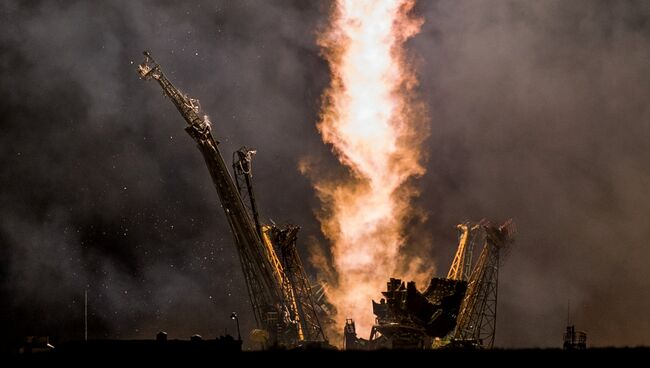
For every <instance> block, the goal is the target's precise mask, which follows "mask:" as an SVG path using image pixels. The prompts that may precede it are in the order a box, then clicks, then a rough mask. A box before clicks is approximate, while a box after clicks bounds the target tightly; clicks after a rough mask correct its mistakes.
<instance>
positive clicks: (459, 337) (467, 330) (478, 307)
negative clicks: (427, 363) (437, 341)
mask: <svg viewBox="0 0 650 368" xmlns="http://www.w3.org/2000/svg"><path fill="white" fill-rule="evenodd" d="M479 225H480V227H481V229H482V232H481V233H482V235H481V236H482V237H484V240H485V243H484V245H483V250H482V251H481V255H480V256H479V259H478V261H477V262H476V266H475V267H474V270H473V271H472V274H471V276H470V278H469V283H468V285H467V292H466V294H465V298H464V299H463V302H462V304H461V307H460V313H459V315H458V319H457V321H456V330H455V332H454V336H453V339H454V340H455V341H458V342H471V343H472V344H475V345H477V346H481V347H486V348H491V347H493V346H494V337H495V334H496V318H497V291H498V276H499V254H500V252H502V251H503V250H505V248H506V247H507V246H508V245H509V244H510V243H511V242H512V239H513V236H514V234H515V232H516V229H515V227H514V223H513V222H512V220H508V221H507V222H505V223H504V224H503V225H501V226H499V227H496V226H493V225H491V224H489V223H488V222H486V221H482V222H481V223H480V224H479ZM459 248H460V247H459Z"/></svg>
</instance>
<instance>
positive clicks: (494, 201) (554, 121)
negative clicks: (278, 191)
mask: <svg viewBox="0 0 650 368" xmlns="http://www.w3.org/2000/svg"><path fill="white" fill-rule="evenodd" d="M419 6H420V11H421V12H422V13H423V14H426V19H427V22H426V24H425V26H424V29H423V33H422V34H421V36H420V37H418V38H417V39H415V40H414V42H413V48H414V49H415V50H416V51H417V53H418V54H419V56H420V57H421V58H422V59H423V61H422V63H421V65H420V69H419V70H420V73H421V76H422V77H421V81H422V91H423V96H425V98H426V99H427V102H428V104H429V106H430V109H431V112H432V113H431V115H432V135H431V140H430V150H429V153H430V165H429V174H428V175H427V176H426V177H425V178H424V179H423V181H422V182H423V189H424V195H423V197H422V199H423V202H424V203H426V206H427V208H428V209H429V210H430V212H431V219H430V222H431V224H432V226H434V229H435V231H434V234H436V237H437V238H436V243H435V246H436V247H437V248H436V254H437V255H439V256H443V255H445V254H446V257H444V258H439V259H438V262H441V261H442V260H443V259H449V257H451V252H452V250H453V248H451V247H447V246H446V245H445V246H443V244H445V243H444V242H445V241H447V243H449V241H450V240H451V234H450V231H451V226H452V225H453V224H454V222H456V221H458V220H461V219H464V218H473V219H478V218H481V217H483V216H486V217H489V218H493V219H501V220H503V219H506V218H508V217H510V216H512V217H514V218H515V220H516V222H517V224H518V227H519V236H518V241H517V243H516V244H515V245H514V247H513V249H512V250H511V253H510V256H509V258H508V259H507V260H506V261H505V262H506V263H505V265H504V268H503V270H502V271H503V272H502V273H501V275H500V286H501V288H500V294H499V297H500V309H499V333H498V334H497V335H498V338H497V343H498V344H501V345H504V346H531V345H532V346H549V345H555V346H557V344H558V343H559V341H560V340H561V331H562V328H563V326H564V324H565V323H566V316H567V302H568V300H570V301H571V318H572V321H573V322H575V323H576V324H577V327H578V328H582V329H585V330H586V331H587V332H588V333H589V338H590V342H591V343H593V344H594V345H637V344H648V343H650V340H649V339H650V336H649V335H648V331H650V318H649V316H648V313H647V311H648V310H650V295H649V294H648V293H649V291H648V290H650V281H649V280H650V271H648V267H647V261H648V259H649V257H650V253H649V252H648V247H647V245H646V242H647V241H646V240H645V239H647V238H648V236H650V227H649V226H648V217H649V216H650V197H649V196H648V189H647V188H648V187H649V185H648V184H650V166H648V157H650V156H649V154H650V108H649V107H648V101H649V100H650V88H649V87H650V83H649V82H650V42H648V41H649V40H650V4H648V3H647V2H632V1H617V2H610V1H529V2H521V1H482V2H476V1H472V2H469V1H467V2H463V1H461V2H458V1H437V2H420V4H419ZM444 230H447V233H445V232H444ZM442 234H447V235H444V238H443V237H441V235H442Z"/></svg>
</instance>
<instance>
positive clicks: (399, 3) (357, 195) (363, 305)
mask: <svg viewBox="0 0 650 368" xmlns="http://www.w3.org/2000/svg"><path fill="white" fill-rule="evenodd" d="M413 5H414V0H382V1H378V0H373V1H362V0H337V1H336V2H335V4H334V7H333V9H332V15H331V19H330V23H329V26H328V28H327V30H326V31H325V32H324V33H323V34H322V35H321V37H320V40H319V41H320V45H321V46H322V48H323V50H324V53H325V56H326V58H327V60H328V62H329V65H330V70H331V77H332V82H331V86H330V87H329V88H328V90H327V91H326V92H325V94H324V105H323V110H322V114H321V120H320V122H319V124H318V128H319V130H320V132H321V134H322V137H323V140H324V141H325V142H326V143H329V144H331V145H332V146H333V150H334V152H335V153H336V155H337V157H338V159H339V160H340V162H341V163H342V164H344V165H346V166H347V167H348V168H349V169H350V171H351V174H352V178H351V179H350V180H348V181H346V182H345V183H341V181H337V182H336V183H334V182H331V181H326V180H324V179H320V180H319V179H316V184H315V186H316V189H317V191H318V194H319V196H320V198H321V200H322V202H323V204H324V207H325V209H326V212H327V215H326V216H325V217H324V218H321V222H322V229H323V231H324V233H325V235H326V236H327V237H328V238H329V239H330V240H331V241H332V244H333V245H332V256H333V260H334V269H335V271H336V273H337V276H338V282H337V283H336V284H334V285H332V288H331V289H330V290H329V292H328V295H329V298H330V300H331V301H332V302H333V303H334V305H335V306H336V307H337V309H338V312H339V315H337V316H336V320H337V328H342V326H343V323H344V319H345V318H346V317H351V318H354V319H355V322H356V324H357V331H358V332H359V333H360V334H361V335H365V334H366V333H367V332H369V331H370V326H371V325H372V323H373V321H374V317H373V315H372V308H371V302H370V300H371V299H375V300H378V298H379V297H381V295H380V294H379V292H380V291H381V290H383V289H384V288H385V283H386V281H388V278H389V277H391V276H397V273H401V276H405V277H412V276H413V275H408V274H406V275H405V274H404V273H406V272H407V270H408V269H409V264H408V263H407V262H406V261H405V260H404V259H402V257H401V256H400V248H401V247H402V245H403V243H404V232H403V230H404V229H403V224H404V221H405V219H406V216H407V210H408V207H409V202H410V199H411V198H412V197H413V196H414V195H416V193H415V191H414V190H413V189H412V188H411V187H410V185H409V184H408V180H409V178H412V177H414V176H417V175H421V174H422V173H423V172H424V169H423V168H422V166H421V165H420V162H419V161H420V153H419V143H420V142H421V141H422V139H423V138H424V137H423V134H422V131H421V130H419V129H418V131H417V132H416V129H415V127H416V126H417V125H419V124H420V123H421V122H422V118H421V116H422V114H421V111H422V109H421V104H419V103H416V102H415V101H414V100H413V97H412V90H413V87H415V85H416V83H417V81H416V79H415V76H414V74H413V72H412V71H411V70H410V69H409V68H408V67H407V64H406V62H405V57H404V53H403V44H404V42H405V41H406V40H407V39H408V38H409V37H411V36H413V35H415V34H416V33H417V32H418V31H419V29H420V26H421V24H422V22H421V20H420V19H415V18H413V17H411V16H410V15H409V12H410V11H411V9H412V7H413ZM411 261H415V262H417V261H418V260H413V259H411ZM411 261H409V262H411Z"/></svg>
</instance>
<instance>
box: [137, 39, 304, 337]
mask: <svg viewBox="0 0 650 368" xmlns="http://www.w3.org/2000/svg"><path fill="white" fill-rule="evenodd" d="M144 55H145V60H144V62H143V63H142V64H140V65H139V66H138V74H139V75H140V77H141V78H142V79H144V80H151V79H154V80H156V81H157V82H158V84H160V86H161V88H162V89H163V92H164V94H165V95H166V96H167V97H169V98H170V99H171V101H172V103H173V104H174V106H176V108H177V109H178V111H179V112H180V114H181V115H182V116H183V118H184V119H185V121H186V122H187V124H188V127H187V128H186V131H187V132H188V134H189V135H190V136H191V137H192V138H193V139H194V140H195V141H196V143H197V145H198V147H199V149H200V150H201V153H202V154H203V158H204V159H205V163H206V165H207V166H208V169H209V171H210V175H211V177H212V181H213V182H214V185H215V189H216V190H217V193H218V194H219V200H220V201H221V205H222V207H223V209H224V211H225V213H226V218H227V219H228V223H229V225H230V228H231V230H232V233H233V237H234V239H235V245H236V247H237V252H238V254H239V258H240V261H241V265H242V270H243V272H244V276H245V279H246V285H247V288H248V293H249V297H250V300H251V304H252V307H253V312H254V315H255V319H256V322H257V325H258V328H263V329H265V330H266V331H268V333H269V334H270V335H271V340H272V341H271V342H272V343H280V344H283V343H286V342H290V341H297V340H298V341H299V340H302V339H303V333H302V326H301V323H300V316H299V314H298V308H297V306H296V299H295V297H294V294H293V289H292V287H291V284H290V280H289V278H288V277H287V275H286V274H285V272H284V269H283V267H282V264H281V262H280V260H279V258H278V256H277V254H276V253H275V250H274V249H273V246H272V244H270V243H269V241H268V239H266V237H265V236H264V234H263V233H260V231H259V229H258V226H256V222H254V220H253V219H251V217H250V215H249V213H248V212H247V209H246V207H245V205H244V203H243V201H242V198H241V195H240V193H239V191H238V188H237V186H236V184H235V182H234V181H233V179H232V177H231V175H230V172H229V171H228V168H227V166H226V164H225V163H224V160H223V157H222V155H221V153H220V151H219V148H218V146H217V145H218V142H217V141H216V140H215V139H214V138H213V136H212V133H211V125H210V122H209V120H208V118H207V116H201V115H200V106H199V102H198V100H196V99H193V98H191V97H188V96H187V95H186V94H184V93H182V92H181V91H180V90H178V89H177V88H176V87H175V86H174V85H173V84H172V83H171V82H170V81H169V80H168V79H167V78H166V77H165V75H164V74H163V72H162V69H161V67H160V65H158V64H157V63H156V62H155V61H154V59H153V57H152V56H151V53H149V52H148V51H145V52H144Z"/></svg>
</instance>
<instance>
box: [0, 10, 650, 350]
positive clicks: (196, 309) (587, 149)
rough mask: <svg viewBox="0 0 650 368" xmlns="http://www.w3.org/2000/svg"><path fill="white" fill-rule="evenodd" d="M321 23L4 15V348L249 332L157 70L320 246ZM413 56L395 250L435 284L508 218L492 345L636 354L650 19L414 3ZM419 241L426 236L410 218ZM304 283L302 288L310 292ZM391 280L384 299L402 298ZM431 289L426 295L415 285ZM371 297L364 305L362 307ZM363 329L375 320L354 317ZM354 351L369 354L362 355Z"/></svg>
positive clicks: (226, 239)
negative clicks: (408, 144) (414, 93)
mask: <svg viewBox="0 0 650 368" xmlns="http://www.w3.org/2000/svg"><path fill="white" fill-rule="evenodd" d="M328 8H329V5H328V3H327V2H325V1H323V2H318V1H313V2H311V1H310V2H307V1H300V0H294V1H215V0H211V1H183V2H180V1H155V2H154V1H138V2H135V1H126V0H124V1H118V0H115V1H101V2H99V1H30V2H25V1H13V0H9V1H3V2H2V3H1V4H0V24H1V25H2V26H1V27H2V32H0V301H1V302H0V326H1V327H0V334H1V336H0V338H1V339H2V346H3V349H5V348H6V347H8V346H11V345H12V344H13V343H15V342H16V341H18V342H20V341H21V340H22V338H23V337H24V336H25V335H50V336H51V338H52V340H53V341H54V342H55V344H56V343H58V342H62V341H67V340H74V339H81V338H83V327H84V325H83V297H84V290H88V300H89V337H90V338H119V339H126V338H153V337H154V336H155V334H156V332H158V331H160V330H164V331H167V332H168V334H169V337H170V338H180V339H187V338H189V337H190V336H191V335H192V334H195V333H198V334H201V335H202V336H203V337H204V338H214V337H216V336H218V335H222V334H224V333H225V331H226V329H227V330H228V332H230V333H233V330H234V325H233V321H231V320H230V318H229V316H230V313H231V312H232V311H237V312H238V313H239V314H240V316H241V323H242V331H243V332H246V333H243V334H244V335H247V332H248V331H249V330H250V329H251V328H252V327H253V321H252V318H253V317H252V313H251V310H250V305H249V302H248V300H247V296H246V291H245V290H246V289H245V284H244V280H243V276H242V274H241V268H240V266H239V261H238V258H237V255H236V252H235V248H234V245H233V241H232V237H231V234H230V230H229V227H228V223H227V222H226V219H225V216H224V214H223V212H222V210H221V208H220V206H219V203H218V198H217V194H216V192H215V190H214V188H213V186H212V182H211V180H210V177H209V175H208V171H207V169H206V167H205V164H204V162H203V159H202V157H201V155H200V153H199V151H198V150H197V148H196V146H195V144H194V142H193V141H192V140H191V138H190V137H189V136H188V135H187V134H186V133H185V132H184V130H183V128H184V126H185V122H184V121H183V120H182V118H181V117H180V115H179V114H178V113H177V111H176V110H175V108H174V107H173V105H172V104H171V103H170V102H169V101H168V100H167V99H166V98H164V97H163V96H161V91H160V88H159V87H158V86H157V85H155V84H154V83H152V82H147V83H145V82H143V81H141V80H139V79H138V77H137V74H136V71H135V69H136V66H137V64H138V63H139V62H140V61H141V52H142V51H143V50H144V49H150V50H151V51H152V53H153V55H154V56H155V57H156V59H157V61H159V62H160V63H161V64H162V67H163V69H164V71H165V72H166V74H167V75H168V77H169V78H170V79H171V80H172V82H174V83H175V84H176V86H177V87H179V88H181V89H183V90H184V91H186V92H187V93H188V94H190V95H191V96H194V97H196V98H199V99H200V101H201V105H202V108H203V110H204V111H205V112H206V113H208V114H209V115H210V118H211V120H212V122H213V131H214V134H215V136H216V137H217V138H218V139H219V140H220V141H221V150H222V152H223V153H224V156H225V159H226V160H227V161H230V153H231V152H232V151H233V150H235V149H238V148H239V147H241V146H242V145H247V146H250V147H254V148H256V149H257V150H258V155H257V157H256V159H255V162H254V165H253V167H254V180H255V185H256V192H257V198H258V201H259V205H260V208H261V214H262V218H263V219H265V221H268V219H272V220H273V221H275V222H276V223H279V224H282V223H285V222H291V223H296V224H299V225H301V226H302V230H301V233H300V234H299V242H300V245H299V247H300V251H301V252H302V253H303V255H304V259H305V260H307V259H308V256H307V254H308V252H309V249H310V248H311V247H314V246H315V245H320V246H326V245H327V242H326V241H325V240H324V238H323V236H322V234H321V233H320V228H319V223H318V221H317V219H316V217H315V212H317V211H318V209H319V202H318V200H317V198H316V196H315V192H314V190H313V188H312V186H311V183H310V181H309V179H308V178H306V177H304V176H302V175H301V174H300V173H299V172H298V163H299V162H300V161H301V160H304V159H310V160H316V161H317V162H318V164H319V165H320V167H321V168H322V169H323V170H324V171H328V172H336V170H341V168H340V167H339V165H338V163H337V161H336V159H335V158H334V156H333V154H332V153H331V152H330V148H329V147H327V146H325V145H324V144H323V143H322V141H321V139H320V136H319V135H318V132H317V131H316V127H315V125H316V121H317V120H318V110H319V107H320V94H321V93H322V91H323V89H324V88H325V87H326V86H327V85H328V83H329V75H328V69H327V64H326V63H325V61H324V59H323V58H322V57H321V55H320V51H319V49H318V47H317V45H316V35H317V32H318V30H319V29H322V27H323V26H324V24H325V21H326V18H327V14H328ZM416 11H417V13H418V14H419V15H421V16H422V17H423V18H424V19H425V24H424V26H423V29H422V32H421V33H420V34H419V35H418V36H416V37H415V38H414V39H412V40H411V41H409V43H408V49H409V52H410V55H411V58H412V59H413V62H414V65H415V67H416V70H417V72H418V74H419V76H420V82H421V85H420V88H419V89H420V90H419V92H420V95H421V97H422V99H423V101H425V103H426V104H427V106H428V109H429V115H430V122H429V126H430V137H429V138H428V140H427V141H426V146H425V150H424V151H425V152H426V154H427V157H426V162H427V164H426V166H427V169H428V172H427V174H426V175H425V176H423V177H422V178H419V179H418V180H417V182H416V185H417V186H418V187H419V188H420V190H421V195H420V198H419V199H418V200H417V201H416V202H417V203H416V204H415V205H414V213H415V212H418V213H420V212H422V213H425V214H426V216H427V217H426V219H425V220H424V222H423V223H415V224H413V226H412V228H410V229H409V234H408V235H409V236H410V237H411V238H420V239H428V241H427V242H428V244H429V246H426V247H423V248H422V249H412V248H413V247H411V248H410V249H409V251H417V252H418V253H420V254H425V255H426V256H427V257H429V259H430V260H431V262H432V263H433V264H434V265H435V267H436V268H437V269H438V274H439V275H443V274H446V270H447V269H448V267H449V264H450V262H451V258H452V256H453V252H454V251H455V246H456V230H455V229H454V225H455V224H456V223H458V222H461V221H464V220H467V219H472V220H479V219H480V218H482V217H487V218H490V219H494V220H495V221H503V220H505V219H507V218H509V217H513V218H514V219H515V221H516V222H517V225H518V229H519V234H518V238H517V242H516V243H515V244H514V246H513V247H512V249H511V250H510V252H509V254H508V256H507V258H506V259H505V261H504V263H503V267H502V269H501V273H500V280H499V282H500V284H499V286H500V288H499V310H498V327H497V339H496V345H497V346H500V347H559V346H560V345H561V343H562V333H563V330H564V327H565V324H566V319H567V302H568V301H569V300H570V302H571V320H572V322H573V323H575V324H576V326H577V328H578V329H581V330H585V331H587V333H588V337H589V344H590V345H592V346H610V345H615V346H626V345H627V346H636V345H648V344H650V313H649V312H648V311H650V267H648V261H650V247H649V246H648V239H650V225H649V221H650V220H649V219H650V191H649V189H648V188H650V104H649V102H650V2H647V1H643V0H641V1H605V0H602V1H596V0H594V1H560V0H558V1H532V0H531V1H505V0H503V1H469V0H467V1H458V0H437V1H433V0H432V1H424V0H422V1H420V2H419V4H418V6H417V9H416ZM419 218H420V219H422V217H421V216H419ZM316 272H317V270H315V269H313V268H312V267H310V273H311V274H313V275H315V274H316ZM395 276H398V277H399V275H395ZM432 276H433V275H432ZM378 292H379V290H378ZM368 303H369V305H368V312H369V313H370V310H371V306H370V301H369V302H368ZM360 332H362V333H363V334H367V332H363V331H360Z"/></svg>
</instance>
